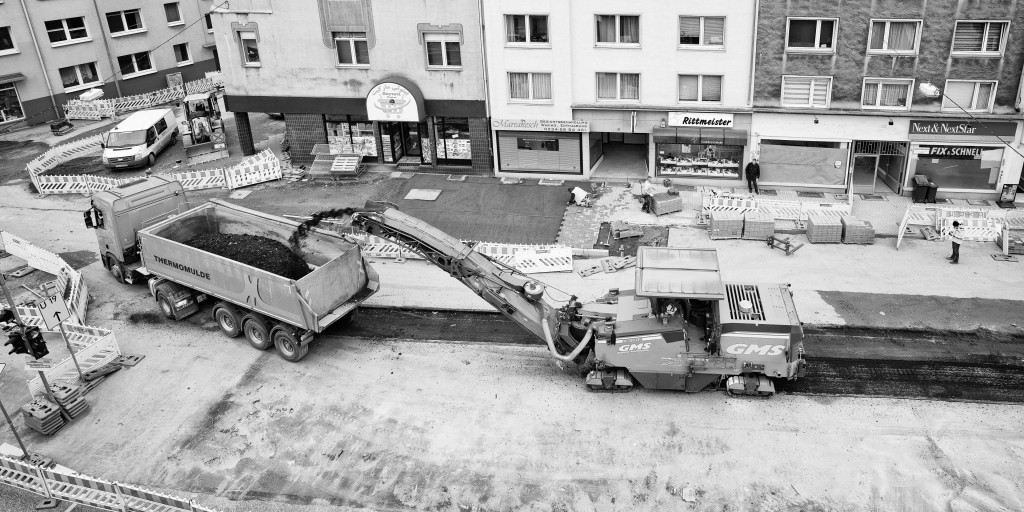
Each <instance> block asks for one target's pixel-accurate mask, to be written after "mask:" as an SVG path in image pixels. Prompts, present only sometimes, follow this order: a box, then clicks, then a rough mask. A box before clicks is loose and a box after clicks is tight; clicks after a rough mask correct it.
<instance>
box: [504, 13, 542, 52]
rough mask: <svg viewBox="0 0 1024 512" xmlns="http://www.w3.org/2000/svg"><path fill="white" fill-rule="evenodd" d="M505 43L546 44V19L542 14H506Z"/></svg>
mask: <svg viewBox="0 0 1024 512" xmlns="http://www.w3.org/2000/svg"><path fill="white" fill-rule="evenodd" d="M505 42H506V43H511V44H539V45H547V44H548V42H549V41H548V17H547V15H544V14H506V15H505Z"/></svg>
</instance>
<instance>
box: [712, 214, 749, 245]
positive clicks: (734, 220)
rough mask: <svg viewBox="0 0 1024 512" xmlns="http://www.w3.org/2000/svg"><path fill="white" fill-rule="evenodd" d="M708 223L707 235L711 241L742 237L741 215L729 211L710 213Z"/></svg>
mask: <svg viewBox="0 0 1024 512" xmlns="http://www.w3.org/2000/svg"><path fill="white" fill-rule="evenodd" d="M710 217H711V222H709V223H708V234H710V235H711V239H712V240H723V239H726V238H741V237H742V236H743V214H741V213H739V212H731V211H724V212H722V211H712V212H711V214H710Z"/></svg>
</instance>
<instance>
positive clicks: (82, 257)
mask: <svg viewBox="0 0 1024 512" xmlns="http://www.w3.org/2000/svg"><path fill="white" fill-rule="evenodd" d="M59 256H60V257H61V258H62V259H63V260H64V261H66V262H67V264H68V265H71V268H73V269H75V270H78V269H80V268H82V267H88V266H89V265H92V264H93V262H96V261H98V260H99V259H100V257H99V256H98V255H97V254H96V251H71V252H62V253H60V254H59Z"/></svg>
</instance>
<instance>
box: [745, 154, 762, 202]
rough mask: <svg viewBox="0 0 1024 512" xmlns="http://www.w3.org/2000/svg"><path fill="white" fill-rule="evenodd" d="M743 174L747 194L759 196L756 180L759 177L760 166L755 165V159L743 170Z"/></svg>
mask: <svg viewBox="0 0 1024 512" xmlns="http://www.w3.org/2000/svg"><path fill="white" fill-rule="evenodd" d="M743 173H744V174H746V177H747V192H753V193H754V194H760V192H759V191H758V190H757V179H758V178H760V177H761V166H760V165H759V164H758V163H757V159H756V158H755V159H753V160H751V161H750V163H748V164H747V166H746V167H745V168H744V169H743Z"/></svg>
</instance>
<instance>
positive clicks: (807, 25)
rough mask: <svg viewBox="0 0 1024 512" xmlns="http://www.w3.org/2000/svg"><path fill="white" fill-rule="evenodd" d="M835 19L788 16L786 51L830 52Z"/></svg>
mask: <svg viewBox="0 0 1024 512" xmlns="http://www.w3.org/2000/svg"><path fill="white" fill-rule="evenodd" d="M838 24H839V20H836V19H834V18H833V19H817V18H815V19H800V18H790V19H789V25H788V27H787V29H786V51H790V52H821V53H832V52H833V47H834V43H835V35H836V26H837V25H838Z"/></svg>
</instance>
